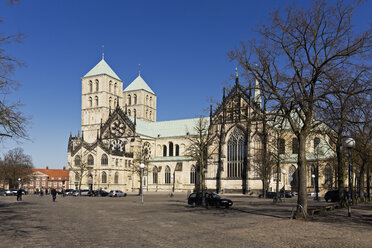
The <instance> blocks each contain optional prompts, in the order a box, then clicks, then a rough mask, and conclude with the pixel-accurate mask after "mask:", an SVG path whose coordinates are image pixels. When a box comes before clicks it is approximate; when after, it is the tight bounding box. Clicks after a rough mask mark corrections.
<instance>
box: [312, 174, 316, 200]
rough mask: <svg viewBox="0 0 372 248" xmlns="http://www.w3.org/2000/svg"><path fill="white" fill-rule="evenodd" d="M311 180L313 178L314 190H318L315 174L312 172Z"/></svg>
mask: <svg viewBox="0 0 372 248" xmlns="http://www.w3.org/2000/svg"><path fill="white" fill-rule="evenodd" d="M311 180H312V182H313V185H314V191H316V187H315V174H311ZM314 199H315V198H314Z"/></svg>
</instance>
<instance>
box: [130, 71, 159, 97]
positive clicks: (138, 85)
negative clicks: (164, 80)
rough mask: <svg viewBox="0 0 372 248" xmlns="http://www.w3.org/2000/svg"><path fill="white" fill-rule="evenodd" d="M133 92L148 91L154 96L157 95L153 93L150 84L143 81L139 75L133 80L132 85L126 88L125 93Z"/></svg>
mask: <svg viewBox="0 0 372 248" xmlns="http://www.w3.org/2000/svg"><path fill="white" fill-rule="evenodd" d="M133 90H146V91H148V92H150V93H152V94H154V95H155V93H154V92H153V91H152V89H151V88H150V87H149V86H148V84H147V83H146V82H145V80H143V78H142V77H141V75H138V77H137V78H136V79H134V80H133V82H132V83H130V84H129V85H128V87H127V88H125V90H124V91H133Z"/></svg>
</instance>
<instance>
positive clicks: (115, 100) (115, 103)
mask: <svg viewBox="0 0 372 248" xmlns="http://www.w3.org/2000/svg"><path fill="white" fill-rule="evenodd" d="M117 104H118V102H117V99H116V97H115V99H114V108H115V107H116V106H117Z"/></svg>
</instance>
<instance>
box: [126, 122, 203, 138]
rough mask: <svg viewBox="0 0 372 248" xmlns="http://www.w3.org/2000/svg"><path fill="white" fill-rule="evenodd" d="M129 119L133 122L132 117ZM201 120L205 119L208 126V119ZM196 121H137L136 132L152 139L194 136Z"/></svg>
mask: <svg viewBox="0 0 372 248" xmlns="http://www.w3.org/2000/svg"><path fill="white" fill-rule="evenodd" d="M129 118H130V119H131V120H132V121H133V117H129ZM203 119H206V121H207V124H208V125H209V117H203ZM198 120H199V118H194V119H183V120H173V121H158V122H150V121H145V120H141V119H137V120H136V132H137V133H138V134H141V135H144V136H148V137H153V138H166V137H180V136H188V135H195V134H196V131H195V126H196V125H197V123H198Z"/></svg>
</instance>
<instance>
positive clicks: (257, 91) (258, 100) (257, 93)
mask: <svg viewBox="0 0 372 248" xmlns="http://www.w3.org/2000/svg"><path fill="white" fill-rule="evenodd" d="M261 97H262V96H261V87H260V83H259V82H258V80H257V79H256V85H255V87H254V98H253V101H254V102H255V103H256V104H257V106H259V107H260V109H261V108H262V99H261Z"/></svg>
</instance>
